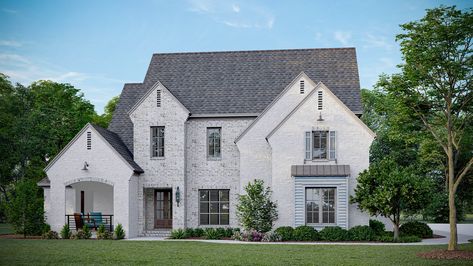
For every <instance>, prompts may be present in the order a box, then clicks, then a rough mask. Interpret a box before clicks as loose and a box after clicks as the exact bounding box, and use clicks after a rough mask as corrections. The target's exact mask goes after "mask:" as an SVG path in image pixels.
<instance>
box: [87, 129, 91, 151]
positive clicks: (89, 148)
mask: <svg viewBox="0 0 473 266" xmlns="http://www.w3.org/2000/svg"><path fill="white" fill-rule="evenodd" d="M87 149H88V150H91V149H92V132H87Z"/></svg>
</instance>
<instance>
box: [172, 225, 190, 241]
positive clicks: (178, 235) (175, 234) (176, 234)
mask: <svg viewBox="0 0 473 266" xmlns="http://www.w3.org/2000/svg"><path fill="white" fill-rule="evenodd" d="M187 237H188V236H187V234H186V231H185V230H184V229H181V228H179V229H174V230H172V231H171V238H172V239H184V238H187Z"/></svg>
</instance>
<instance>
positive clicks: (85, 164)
mask: <svg viewBox="0 0 473 266" xmlns="http://www.w3.org/2000/svg"><path fill="white" fill-rule="evenodd" d="M87 167H89V164H88V163H87V162H84V167H82V170H89V169H88V168H87Z"/></svg>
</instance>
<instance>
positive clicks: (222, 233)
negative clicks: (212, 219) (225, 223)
mask: <svg viewBox="0 0 473 266" xmlns="http://www.w3.org/2000/svg"><path fill="white" fill-rule="evenodd" d="M215 231H217V234H218V235H219V236H220V238H223V237H225V235H226V229H225V228H222V227H219V228H215Z"/></svg>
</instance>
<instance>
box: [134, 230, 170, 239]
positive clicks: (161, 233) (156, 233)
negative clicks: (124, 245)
mask: <svg viewBox="0 0 473 266" xmlns="http://www.w3.org/2000/svg"><path fill="white" fill-rule="evenodd" d="M141 236H145V237H163V238H167V237H170V236H171V230H168V229H156V230H146V231H143V233H142V234H141Z"/></svg>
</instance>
